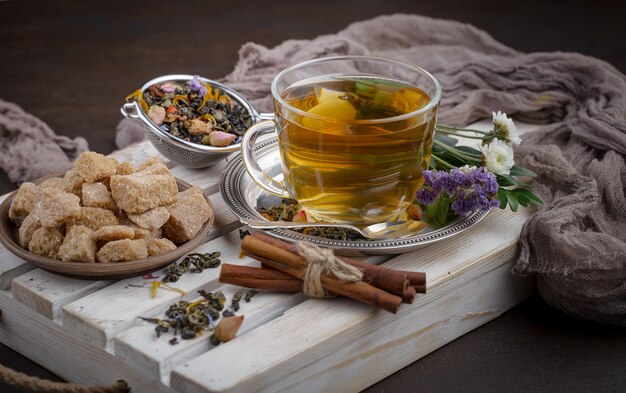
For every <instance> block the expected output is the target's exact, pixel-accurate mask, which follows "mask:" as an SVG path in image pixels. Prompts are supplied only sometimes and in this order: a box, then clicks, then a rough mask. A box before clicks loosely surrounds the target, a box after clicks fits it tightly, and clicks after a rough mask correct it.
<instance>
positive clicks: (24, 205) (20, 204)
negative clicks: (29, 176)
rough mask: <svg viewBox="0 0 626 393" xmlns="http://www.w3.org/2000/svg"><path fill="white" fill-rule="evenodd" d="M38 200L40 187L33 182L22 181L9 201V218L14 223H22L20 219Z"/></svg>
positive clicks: (39, 199) (22, 219) (27, 213)
mask: <svg viewBox="0 0 626 393" xmlns="http://www.w3.org/2000/svg"><path fill="white" fill-rule="evenodd" d="M39 201H41V188H40V187H38V186H37V185H35V184H33V183H28V182H26V183H23V184H22V185H21V186H20V188H19V189H18V190H17V194H15V198H13V201H12V202H11V207H10V208H9V218H10V219H11V221H13V222H14V223H15V224H16V225H22V221H24V219H25V218H26V216H28V215H29V214H30V212H31V211H32V210H33V208H34V207H35V205H36V204H37V203H38V202H39Z"/></svg>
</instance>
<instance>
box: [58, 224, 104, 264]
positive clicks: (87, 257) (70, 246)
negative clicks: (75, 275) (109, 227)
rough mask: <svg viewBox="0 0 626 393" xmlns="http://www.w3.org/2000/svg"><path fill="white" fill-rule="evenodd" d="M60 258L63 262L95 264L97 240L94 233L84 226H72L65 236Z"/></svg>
mask: <svg viewBox="0 0 626 393" xmlns="http://www.w3.org/2000/svg"><path fill="white" fill-rule="evenodd" d="M58 257H59V258H60V259H61V260H63V261H74V262H95V261H96V239H95V236H94V232H93V231H92V230H91V229H89V228H87V227H86V226H84V225H72V226H71V227H70V228H69V229H68V230H67V233H66V234H65V239H64V240H63V244H61V247H60V248H59V255H58Z"/></svg>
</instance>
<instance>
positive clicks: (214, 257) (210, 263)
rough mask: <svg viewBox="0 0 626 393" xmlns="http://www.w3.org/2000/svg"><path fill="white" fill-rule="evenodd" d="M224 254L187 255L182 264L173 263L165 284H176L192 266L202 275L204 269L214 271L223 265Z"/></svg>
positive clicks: (164, 279)
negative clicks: (221, 257)
mask: <svg viewBox="0 0 626 393" xmlns="http://www.w3.org/2000/svg"><path fill="white" fill-rule="evenodd" d="M221 255H222V254H221V253H220V252H219V251H217V252H211V253H206V254H198V253H193V254H189V255H187V256H186V257H185V258H184V259H183V260H182V261H180V263H176V262H174V263H172V264H171V265H170V266H169V268H168V270H169V271H168V272H167V273H166V274H165V276H164V277H163V282H176V281H178V279H179V278H180V276H182V275H183V274H185V273H187V272H188V271H189V269H190V268H191V266H192V265H193V267H194V268H195V271H196V272H198V273H202V271H204V269H214V268H216V267H219V265H220V264H221V263H222V261H221V260H220V256H221Z"/></svg>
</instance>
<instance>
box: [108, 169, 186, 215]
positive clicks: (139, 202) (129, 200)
mask: <svg viewBox="0 0 626 393" xmlns="http://www.w3.org/2000/svg"><path fill="white" fill-rule="evenodd" d="M177 192H178V185H177V184H176V180H175V179H174V177H173V176H171V175H146V174H142V173H133V174H132V175H128V176H120V175H115V176H111V194H112V196H113V200H114V201H115V203H116V204H117V207H119V208H120V209H122V210H124V211H126V212H128V213H143V212H145V211H146V210H150V209H153V208H155V207H159V206H166V205H169V204H171V203H173V202H174V200H175V196H176V193H177Z"/></svg>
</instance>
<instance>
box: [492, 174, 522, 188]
mask: <svg viewBox="0 0 626 393" xmlns="http://www.w3.org/2000/svg"><path fill="white" fill-rule="evenodd" d="M496 179H497V180H498V184H499V185H500V187H509V186H517V185H519V184H521V183H520V182H519V181H517V179H515V178H514V177H513V176H508V175H496Z"/></svg>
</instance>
